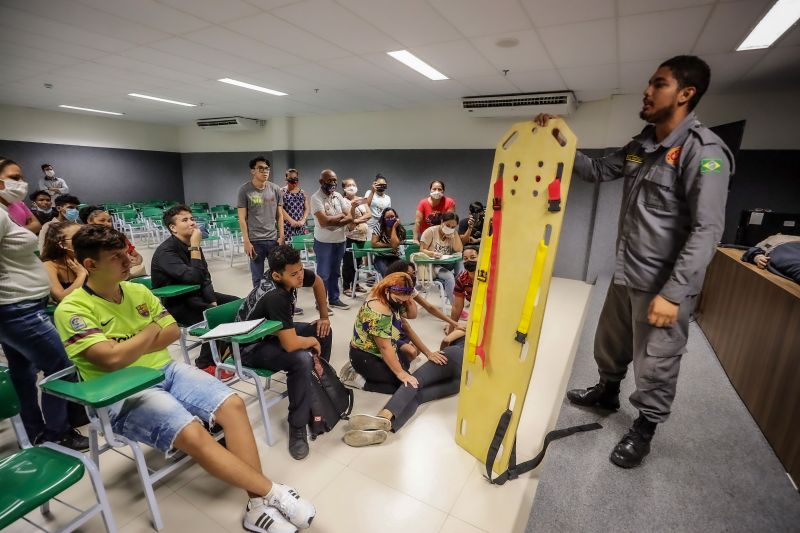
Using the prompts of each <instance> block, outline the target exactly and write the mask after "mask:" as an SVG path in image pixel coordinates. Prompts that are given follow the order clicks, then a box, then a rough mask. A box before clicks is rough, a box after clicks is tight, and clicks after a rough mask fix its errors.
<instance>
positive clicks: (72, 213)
mask: <svg viewBox="0 0 800 533" xmlns="http://www.w3.org/2000/svg"><path fill="white" fill-rule="evenodd" d="M64 218H66V219H67V220H69V221H70V222H75V221H76V220H78V210H77V209H75V208H74V207H69V208H67V209H65V210H64Z"/></svg>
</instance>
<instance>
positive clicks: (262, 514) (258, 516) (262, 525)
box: [242, 498, 297, 533]
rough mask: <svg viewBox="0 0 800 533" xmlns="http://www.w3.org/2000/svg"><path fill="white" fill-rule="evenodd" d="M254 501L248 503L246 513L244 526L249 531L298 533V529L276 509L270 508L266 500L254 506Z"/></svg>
mask: <svg viewBox="0 0 800 533" xmlns="http://www.w3.org/2000/svg"><path fill="white" fill-rule="evenodd" d="M253 501H254V500H250V501H249V502H247V511H246V512H245V513H244V521H243V522H242V526H243V527H244V528H245V529H246V530H248V531H255V532H256V533H297V528H296V527H295V526H294V525H293V524H292V523H291V522H289V521H288V520H286V518H284V516H283V515H282V514H281V512H280V511H279V510H277V509H275V508H274V507H270V506H269V505H268V504H267V502H266V499H265V498H261V500H260V501H261V503H260V504H253Z"/></svg>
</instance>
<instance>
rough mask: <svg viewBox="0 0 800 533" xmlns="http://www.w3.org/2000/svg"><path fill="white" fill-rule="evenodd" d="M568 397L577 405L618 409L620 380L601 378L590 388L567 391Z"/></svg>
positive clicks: (611, 409)
mask: <svg viewBox="0 0 800 533" xmlns="http://www.w3.org/2000/svg"><path fill="white" fill-rule="evenodd" d="M567 399H568V400H569V401H571V402H572V403H574V404H576V405H583V406H585V407H600V408H601V409H607V410H609V411H616V410H617V409H619V381H606V380H604V379H601V380H600V383H598V384H597V385H595V386H593V387H589V388H588V389H572V390H570V391H567Z"/></svg>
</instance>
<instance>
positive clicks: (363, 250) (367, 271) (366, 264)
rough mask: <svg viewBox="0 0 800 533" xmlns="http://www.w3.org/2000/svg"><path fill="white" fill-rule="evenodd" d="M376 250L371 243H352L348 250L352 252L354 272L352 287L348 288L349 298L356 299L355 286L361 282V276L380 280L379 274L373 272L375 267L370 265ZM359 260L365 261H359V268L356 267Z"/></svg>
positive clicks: (375, 271)
mask: <svg viewBox="0 0 800 533" xmlns="http://www.w3.org/2000/svg"><path fill="white" fill-rule="evenodd" d="M376 250H379V249H376V248H373V247H372V241H364V242H360V241H354V242H353V246H352V247H351V248H350V249H349V250H348V251H349V252H352V255H353V269H354V271H355V276H354V277H353V285H352V286H351V287H350V290H351V291H352V292H351V294H352V296H351V298H356V297H357V296H356V294H357V293H356V285H358V282H359V281H360V280H361V275H362V274H363V275H364V276H365V277H368V276H370V275H375V276H377V279H380V278H381V275H380V273H379V272H378V271H377V270H375V267H374V266H373V264H372V257H373V255H375V252H376ZM359 259H366V261H361V266H358V260H359Z"/></svg>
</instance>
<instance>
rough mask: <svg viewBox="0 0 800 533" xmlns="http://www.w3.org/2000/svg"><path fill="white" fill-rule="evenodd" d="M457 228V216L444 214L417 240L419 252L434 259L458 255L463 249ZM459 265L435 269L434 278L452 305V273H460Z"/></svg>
mask: <svg viewBox="0 0 800 533" xmlns="http://www.w3.org/2000/svg"><path fill="white" fill-rule="evenodd" d="M456 226H458V215H456V214H455V213H444V214H443V215H442V223H441V224H439V225H438V226H431V227H430V228H428V229H426V230H425V231H424V232H423V233H422V236H421V237H420V238H419V243H420V251H421V252H422V253H424V254H426V255H428V256H430V257H433V258H434V259H439V258H440V257H442V256H443V255H452V254H454V253H459V252H461V251H462V250H463V249H464V245H463V244H462V243H461V239H460V238H459V236H458V234H457V233H456ZM460 266H461V265H460V264H458V265H453V264H448V265H441V266H437V267H436V269H435V272H436V274H435V275H434V277H435V278H436V279H438V280H439V281H441V282H442V284H443V285H444V292H445V294H446V295H447V301H449V302H450V303H451V304H452V303H453V290H454V289H455V286H456V278H455V275H454V271H456V273H459V272H460V271H461V268H460Z"/></svg>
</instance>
